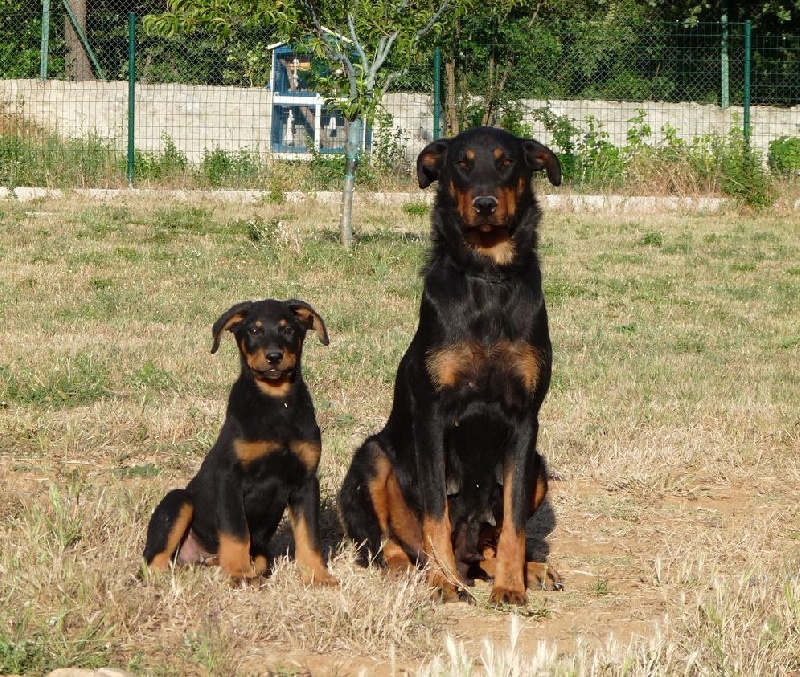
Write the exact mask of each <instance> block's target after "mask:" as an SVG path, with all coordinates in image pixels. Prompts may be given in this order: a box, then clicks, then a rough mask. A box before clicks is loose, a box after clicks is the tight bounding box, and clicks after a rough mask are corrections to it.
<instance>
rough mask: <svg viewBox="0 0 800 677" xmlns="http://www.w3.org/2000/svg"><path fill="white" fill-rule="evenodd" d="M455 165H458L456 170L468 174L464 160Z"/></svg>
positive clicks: (467, 165) (467, 163) (467, 167)
mask: <svg viewBox="0 0 800 677" xmlns="http://www.w3.org/2000/svg"><path fill="white" fill-rule="evenodd" d="M457 164H458V168H459V169H460V170H461V171H462V172H468V171H469V170H470V165H469V162H467V161H466V160H459V161H458V163H457Z"/></svg>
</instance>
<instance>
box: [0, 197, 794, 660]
mask: <svg viewBox="0 0 800 677" xmlns="http://www.w3.org/2000/svg"><path fill="white" fill-rule="evenodd" d="M335 212H336V210H335V208H333V209H332V208H330V207H327V206H325V205H322V204H316V203H314V202H313V201H307V202H305V203H303V204H301V205H296V204H290V203H281V202H279V201H265V202H264V203H262V204H251V205H245V204H231V203H226V202H222V201H215V200H214V199H213V197H202V196H197V197H196V199H195V200H194V201H192V202H188V201H187V202H180V201H173V202H168V201H166V200H164V199H160V198H158V199H157V198H152V197H146V196H145V197H141V198H137V197H135V196H133V195H131V196H128V197H124V198H118V199H116V200H114V201H110V202H107V203H100V202H93V201H91V200H89V199H85V198H80V197H75V196H70V197H69V198H67V199H63V200H56V199H50V200H42V201H39V202H37V203H35V204H22V203H16V202H13V201H9V202H6V203H4V204H3V205H2V206H1V208H0V253H2V256H3V261H4V265H3V267H2V268H0V304H2V306H3V307H4V308H6V309H7V311H6V313H5V315H4V323H3V325H2V327H0V352H1V354H2V355H3V360H2V362H1V363H0V480H2V482H3V485H4V498H5V500H4V501H3V503H2V505H0V535H2V538H0V572H2V577H1V579H2V582H0V673H11V674H43V673H46V672H48V671H49V670H52V669H54V668H56V667H61V666H68V665H70V666H77V667H87V668H91V667H98V666H101V665H114V666H120V667H127V668H128V669H131V670H134V671H140V672H142V673H156V674H252V673H253V671H257V670H261V671H263V670H266V669H272V670H274V671H276V672H280V671H284V672H285V674H294V673H298V672H302V671H303V670H309V671H311V672H312V673H313V674H333V673H337V672H338V673H347V672H348V671H350V672H353V671H356V672H357V671H358V670H359V669H361V668H364V669H367V670H368V671H370V670H373V669H374V670H376V671H380V670H383V671H385V672H386V673H387V674H388V673H390V670H391V666H392V664H393V663H392V661H395V664H396V667H398V669H400V668H402V669H407V670H408V671H409V672H411V673H414V672H415V671H417V670H420V671H422V673H423V674H425V671H426V670H427V674H464V675H468V674H477V673H476V670H477V667H476V666H478V665H482V663H481V662H480V661H481V659H480V654H481V653H482V652H483V651H484V649H483V648H482V646H483V645H482V644H481V641H480V640H481V639H482V638H484V637H486V639H487V642H489V646H493V647H495V649H496V651H495V652H494V653H493V654H492V655H493V658H492V660H491V661H489V662H490V663H491V665H492V666H494V667H493V668H492V670H489V669H487V670H486V672H487V674H511V673H509V672H503V671H502V670H500V669H499V668H498V667H497V666H498V665H499V664H500V662H502V661H505V663H504V664H505V665H512V664H513V665H517V666H519V670H521V672H519V673H518V674H526V673H531V672H533V671H534V670H533V667H532V666H534V664H536V665H545V666H548V667H547V668H546V669H547V672H548V674H570V675H582V674H590V672H591V666H593V665H598V664H600V663H598V661H601V662H602V665H605V666H607V671H608V673H609V674H622V673H625V674H632V675H652V674H678V673H683V672H686V671H689V672H690V673H691V672H692V671H696V672H697V673H698V674H700V673H703V674H705V673H708V674H759V673H760V674H778V673H779V671H780V670H781V669H785V668H787V666H788V668H787V669H797V668H798V666H800V653H798V649H797V647H798V646H800V621H798V619H800V617H799V616H798V615H797V611H798V602H797V600H798V599H800V589H798V585H800V581H798V578H797V565H798V554H797V553H798V550H797V543H798V536H797V534H798V526H797V525H798V524H800V509H798V500H797V492H796V488H795V487H796V486H797V480H798V478H800V454H799V453H798V449H799V447H798V435H797V412H798V411H800V367H798V364H800V359H798V358H800V354H799V353H800V330H798V325H797V321H796V319H797V298H798V297H797V290H798V281H799V279H800V273H798V266H797V261H798V260H800V222H799V221H798V217H797V215H796V213H794V212H791V211H784V212H777V211H776V212H775V213H772V214H766V213H760V214H758V213H751V212H749V211H746V210H741V211H739V210H729V211H727V212H723V213H719V214H716V215H680V214H671V215H657V214H653V215H648V216H646V217H643V216H641V215H639V216H636V215H630V216H626V215H624V214H597V215H589V214H580V213H572V214H567V213H552V212H551V213H547V214H546V215H545V218H544V221H543V224H542V230H541V239H542V242H541V251H540V255H541V258H542V263H543V274H544V284H545V292H546V295H547V303H548V312H549V317H550V330H551V334H552V339H553V345H554V355H555V357H554V359H555V365H554V376H553V383H552V386H551V391H550V394H549V396H548V399H547V401H546V402H545V405H544V408H543V410H542V417H541V431H540V448H541V450H542V451H543V453H544V454H545V455H546V456H547V458H548V463H549V467H550V471H551V474H552V475H553V476H554V477H555V478H556V479H554V481H553V482H552V483H551V485H552V494H551V495H552V498H551V505H552V510H553V516H554V517H553V519H554V524H551V525H550V526H549V527H547V529H549V530H552V533H550V535H549V537H548V544H549V547H550V554H549V560H550V562H551V564H552V565H553V566H555V567H556V568H557V569H558V570H559V571H560V572H561V574H562V576H563V577H564V578H565V581H566V585H567V589H566V591H565V592H563V593H544V592H531V593H530V594H529V598H530V601H529V606H528V607H527V608H526V609H523V610H522V612H521V613H520V614H519V618H518V622H519V624H520V626H519V632H520V634H519V636H518V637H517V640H515V643H513V646H511V645H510V646H508V647H506V644H507V640H508V637H507V633H506V631H505V628H506V625H507V622H508V618H509V615H510V614H511V613H512V611H513V610H511V609H505V610H494V609H491V608H489V607H488V605H486V604H485V603H484V602H483V600H485V599H486V597H487V594H488V592H487V588H486V587H485V586H484V587H481V586H477V587H476V589H475V594H476V598H477V600H478V604H477V605H476V606H475V607H465V606H463V605H455V606H448V607H440V606H436V605H434V604H432V603H431V602H430V600H429V598H428V593H427V590H426V589H425V585H424V579H422V578H420V577H415V576H409V577H408V578H406V579H387V578H385V577H383V576H382V574H380V573H379V572H377V571H374V570H367V571H364V570H361V569H359V568H358V567H356V566H355V565H354V563H353V560H352V551H351V550H349V549H348V548H347V547H344V546H342V545H341V542H340V539H341V530H340V528H339V526H338V523H337V518H336V515H335V513H334V511H333V507H332V506H333V496H334V494H335V491H336V490H337V488H338V486H339V483H340V481H341V478H342V475H343V473H344V471H345V468H346V466H347V462H348V459H349V457H350V454H351V453H352V451H353V449H354V448H355V446H356V445H357V444H358V443H359V442H360V441H361V440H362V439H363V438H364V437H365V436H366V435H367V434H369V433H371V432H373V431H375V430H376V429H378V428H379V427H380V426H381V425H382V424H383V422H384V421H385V418H386V415H387V413H388V411H389V408H390V405H391V392H392V386H393V381H394V374H395V370H396V367H397V363H398V361H399V360H400V357H401V356H402V354H403V351H404V350H405V348H406V347H407V345H408V342H409V340H410V338H411V335H412V333H413V331H414V328H415V325H416V321H417V311H418V306H419V300H420V294H421V282H420V279H419V270H420V268H421V267H422V265H423V264H424V261H425V252H426V246H427V230H428V221H427V210H423V209H422V208H419V207H418V206H417V205H415V204H410V205H396V206H391V205H379V204H377V205H367V206H363V207H359V208H358V209H357V210H356V240H355V245H354V247H353V250H352V251H351V252H345V251H344V250H343V249H342V247H341V246H340V244H339V242H338V237H337V214H336V213H335ZM265 297H276V298H300V299H303V300H306V301H308V302H310V303H311V304H312V305H313V306H314V307H315V308H316V309H317V310H318V311H319V312H320V313H321V314H322V316H323V317H324V319H325V322H326V325H327V327H328V330H329V333H330V337H331V344H330V346H328V347H323V346H322V345H320V344H319V343H318V342H317V341H316V340H315V339H314V338H313V337H310V339H309V341H308V343H307V345H306V350H305V353H304V371H305V374H306V380H307V381H308V384H309V387H310V389H311V391H312V393H313V396H314V400H315V403H316V408H317V418H318V420H319V423H320V426H321V428H322V431H323V444H324V448H323V460H322V465H321V468H320V478H321V485H322V503H323V515H322V532H323V540H324V543H325V546H326V548H329V549H330V551H331V553H332V555H333V562H332V568H333V571H334V573H335V574H336V575H337V577H339V579H340V581H341V584H342V585H341V587H340V589H338V590H316V589H305V588H303V587H302V586H301V585H300V583H299V580H298V577H297V575H296V571H295V570H294V568H293V565H292V564H291V562H286V561H281V562H280V563H279V566H278V570H277V571H276V573H275V575H274V576H273V577H272V578H270V579H269V580H268V581H266V582H265V583H264V584H263V586H262V587H256V588H252V589H232V588H231V587H230V586H229V585H228V583H227V582H226V581H224V580H222V578H221V577H220V576H219V575H218V572H217V571H216V570H214V569H182V570H179V571H176V572H174V573H172V572H171V573H169V574H167V575H166V576H163V577H160V578H159V577H156V578H147V577H145V578H144V579H143V580H142V579H141V578H140V577H139V576H138V574H139V573H140V559H139V558H140V553H141V549H142V546H143V541H144V533H145V529H146V525H147V521H148V519H149V516H150V513H151V511H152V509H153V507H154V506H155V505H156V503H157V502H158V500H159V499H160V497H161V496H162V495H163V494H164V493H165V492H166V491H167V490H168V489H170V488H172V487H176V486H182V485H183V484H185V483H186V481H187V480H188V479H189V478H190V477H191V476H192V474H193V473H194V472H196V470H197V468H198V466H199V463H200V462H201V460H202V458H203V456H204V454H205V453H206V452H207V451H208V449H209V448H210V446H211V444H212V443H213V441H214V439H215V436H216V433H217V431H218V429H219V425H220V422H221V417H222V414H223V409H224V403H225V398H226V396H227V393H228V388H229V386H230V384H231V382H232V381H233V379H234V378H235V376H236V371H237V369H238V356H237V353H236V348H235V346H234V345H233V342H232V341H230V340H226V341H225V342H224V343H223V345H222V347H221V349H220V351H219V352H218V353H217V354H216V355H214V356H212V355H211V354H210V352H209V351H210V347H211V325H212V323H213V322H214V320H215V319H216V318H217V317H219V315H220V314H221V313H222V312H224V311H225V310H226V309H227V308H229V307H230V306H231V305H232V304H233V303H235V302H238V301H241V300H244V299H255V298H265ZM537 529H545V527H544V526H542V525H541V524H539V523H536V524H533V525H532V530H533V531H536V530H537ZM531 537H532V538H533V535H532V536H531ZM288 542H290V539H289V538H288V537H287V535H286V534H285V533H283V532H281V533H280V534H279V535H278V536H276V552H277V554H280V553H282V552H284V549H283V548H285V545H286V544H287V543H288ZM514 617H515V618H516V617H517V616H514ZM597 619H602V622H600V621H598V620H597ZM656 623H658V624H659V628H660V629H659V631H658V632H656V631H655V630H654V627H655V624H656ZM611 632H613V633H614V636H615V638H616V641H615V642H614V643H612V642H611V640H609V639H608V634H609V633H611ZM448 633H450V634H454V635H455V636H456V638H457V641H455V643H454V644H453V645H452V646H451V645H449V644H447V643H446V640H445V637H446V635H447V634H448ZM540 640H542V641H543V642H545V644H546V646H545V645H539V644H538V643H539V641H540ZM579 640H580V641H579ZM459 643H461V644H459ZM556 644H557V645H558V649H557V650H556V648H555V646H556ZM459 646H460V648H459ZM541 646H544V648H537V647H541ZM450 649H452V651H450ZM501 649H502V650H501ZM460 652H461V653H460ZM537 652H538V653H537ZM437 655H438V656H439V658H438V659H436V660H434V657H435V656H437ZM393 656H394V658H392V657H393ZM443 656H444V658H442V657H443ZM501 659H502V661H501ZM534 659H535V660H534ZM437 660H438V663H437ZM487 660H488V659H487ZM535 661H539V663H535ZM437 666H439V667H437ZM454 666H456V667H454ZM439 668H441V670H440V671H439V672H437V670H439ZM542 669H543V670H544V669H545V668H542ZM737 671H738V673H737Z"/></svg>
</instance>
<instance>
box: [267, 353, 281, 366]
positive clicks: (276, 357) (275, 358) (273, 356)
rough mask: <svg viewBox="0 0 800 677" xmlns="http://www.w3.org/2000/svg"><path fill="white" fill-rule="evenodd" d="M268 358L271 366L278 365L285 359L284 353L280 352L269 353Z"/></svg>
mask: <svg viewBox="0 0 800 677" xmlns="http://www.w3.org/2000/svg"><path fill="white" fill-rule="evenodd" d="M266 357H267V362H269V363H270V364H278V362H280V361H281V360H282V359H283V353H282V352H280V351H278V352H275V351H270V352H268V353H267V355H266Z"/></svg>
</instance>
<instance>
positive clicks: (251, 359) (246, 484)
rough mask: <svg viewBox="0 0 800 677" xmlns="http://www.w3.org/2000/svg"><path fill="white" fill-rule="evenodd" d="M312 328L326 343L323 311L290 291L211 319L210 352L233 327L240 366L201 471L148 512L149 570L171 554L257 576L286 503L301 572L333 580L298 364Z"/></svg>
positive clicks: (312, 430) (235, 574)
mask: <svg viewBox="0 0 800 677" xmlns="http://www.w3.org/2000/svg"><path fill="white" fill-rule="evenodd" d="M312 328H313V329H314V330H315V331H316V333H317V335H318V336H319V339H320V341H321V342H322V343H323V344H324V345H327V344H328V334H327V331H326V329H325V324H324V323H323V321H322V318H321V317H320V316H319V315H318V314H317V313H316V312H315V311H314V309H313V308H312V307H311V306H310V305H308V304H307V303H305V302H303V301H294V300H292V301H275V300H265V301H245V302H243V303H238V304H237V305H235V306H233V307H232V308H231V309H230V310H228V311H227V312H226V313H225V314H224V315H222V317H220V318H219V319H218V320H217V321H216V322H215V323H214V327H213V338H214V342H213V345H212V348H211V352H212V353H215V352H216V351H217V348H219V343H220V338H221V334H222V332H223V331H225V330H227V331H230V332H231V333H233V335H234V337H235V338H236V344H237V345H238V347H239V352H240V355H241V363H242V371H241V374H240V375H239V378H238V379H237V380H236V382H235V383H234V384H233V387H232V389H231V393H230V396H229V398H228V408H227V411H226V414H225V421H224V423H223V424H222V430H221V431H220V434H219V437H218V438H217V441H216V442H215V443H214V446H213V447H212V448H211V451H210V452H209V453H208V455H207V456H206V458H205V459H204V460H203V463H202V465H201V466H200V470H199V471H198V473H197V475H195V477H194V478H193V479H192V480H191V481H190V482H189V484H188V486H187V487H186V488H185V489H174V490H172V491H170V492H169V493H168V494H167V495H166V496H165V497H164V499H163V500H162V501H161V503H160V504H159V505H158V507H157V508H156V509H155V511H154V512H153V516H152V518H151V519H150V525H149V527H148V529H147V543H146V545H145V549H144V558H145V561H146V563H147V565H148V566H149V567H150V568H151V569H164V568H166V567H167V566H168V565H169V562H170V561H171V560H172V559H175V561H177V562H178V563H181V564H184V563H193V562H201V563H207V564H219V565H220V567H222V569H223V571H225V572H226V573H227V574H229V575H230V576H231V577H232V578H234V579H239V580H241V579H249V578H253V577H256V576H259V575H261V574H263V573H264V572H265V571H266V569H267V566H268V551H267V546H268V544H269V541H270V538H271V537H272V535H273V534H274V533H275V530H276V529H277V527H278V524H279V522H280V521H281V518H282V516H283V513H284V510H285V509H286V508H287V507H288V508H289V521H290V524H291V527H292V531H293V533H294V541H295V559H296V561H297V565H298V568H299V570H300V575H301V576H302V578H303V580H304V581H305V582H307V583H314V584H317V585H335V584H336V579H335V578H334V577H333V576H332V575H331V574H330V573H329V571H328V569H327V567H326V566H325V562H324V560H323V558H322V554H321V551H320V538H319V480H318V479H317V466H318V465H319V459H320V448H321V447H320V430H319V427H318V426H317V422H316V418H315V415H314V406H313V404H312V401H311V396H310V394H309V392H308V388H307V387H306V384H305V383H304V381H303V378H302V374H301V372H300V356H301V353H302V349H303V340H304V338H305V335H306V332H307V331H308V330H309V329H312Z"/></svg>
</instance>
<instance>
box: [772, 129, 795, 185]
mask: <svg viewBox="0 0 800 677" xmlns="http://www.w3.org/2000/svg"><path fill="white" fill-rule="evenodd" d="M768 162H769V168H770V170H772V172H773V173H774V174H779V175H780V176H786V177H789V176H798V175H800V136H781V137H779V138H777V139H773V140H772V141H770V142H769V160H768Z"/></svg>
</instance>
